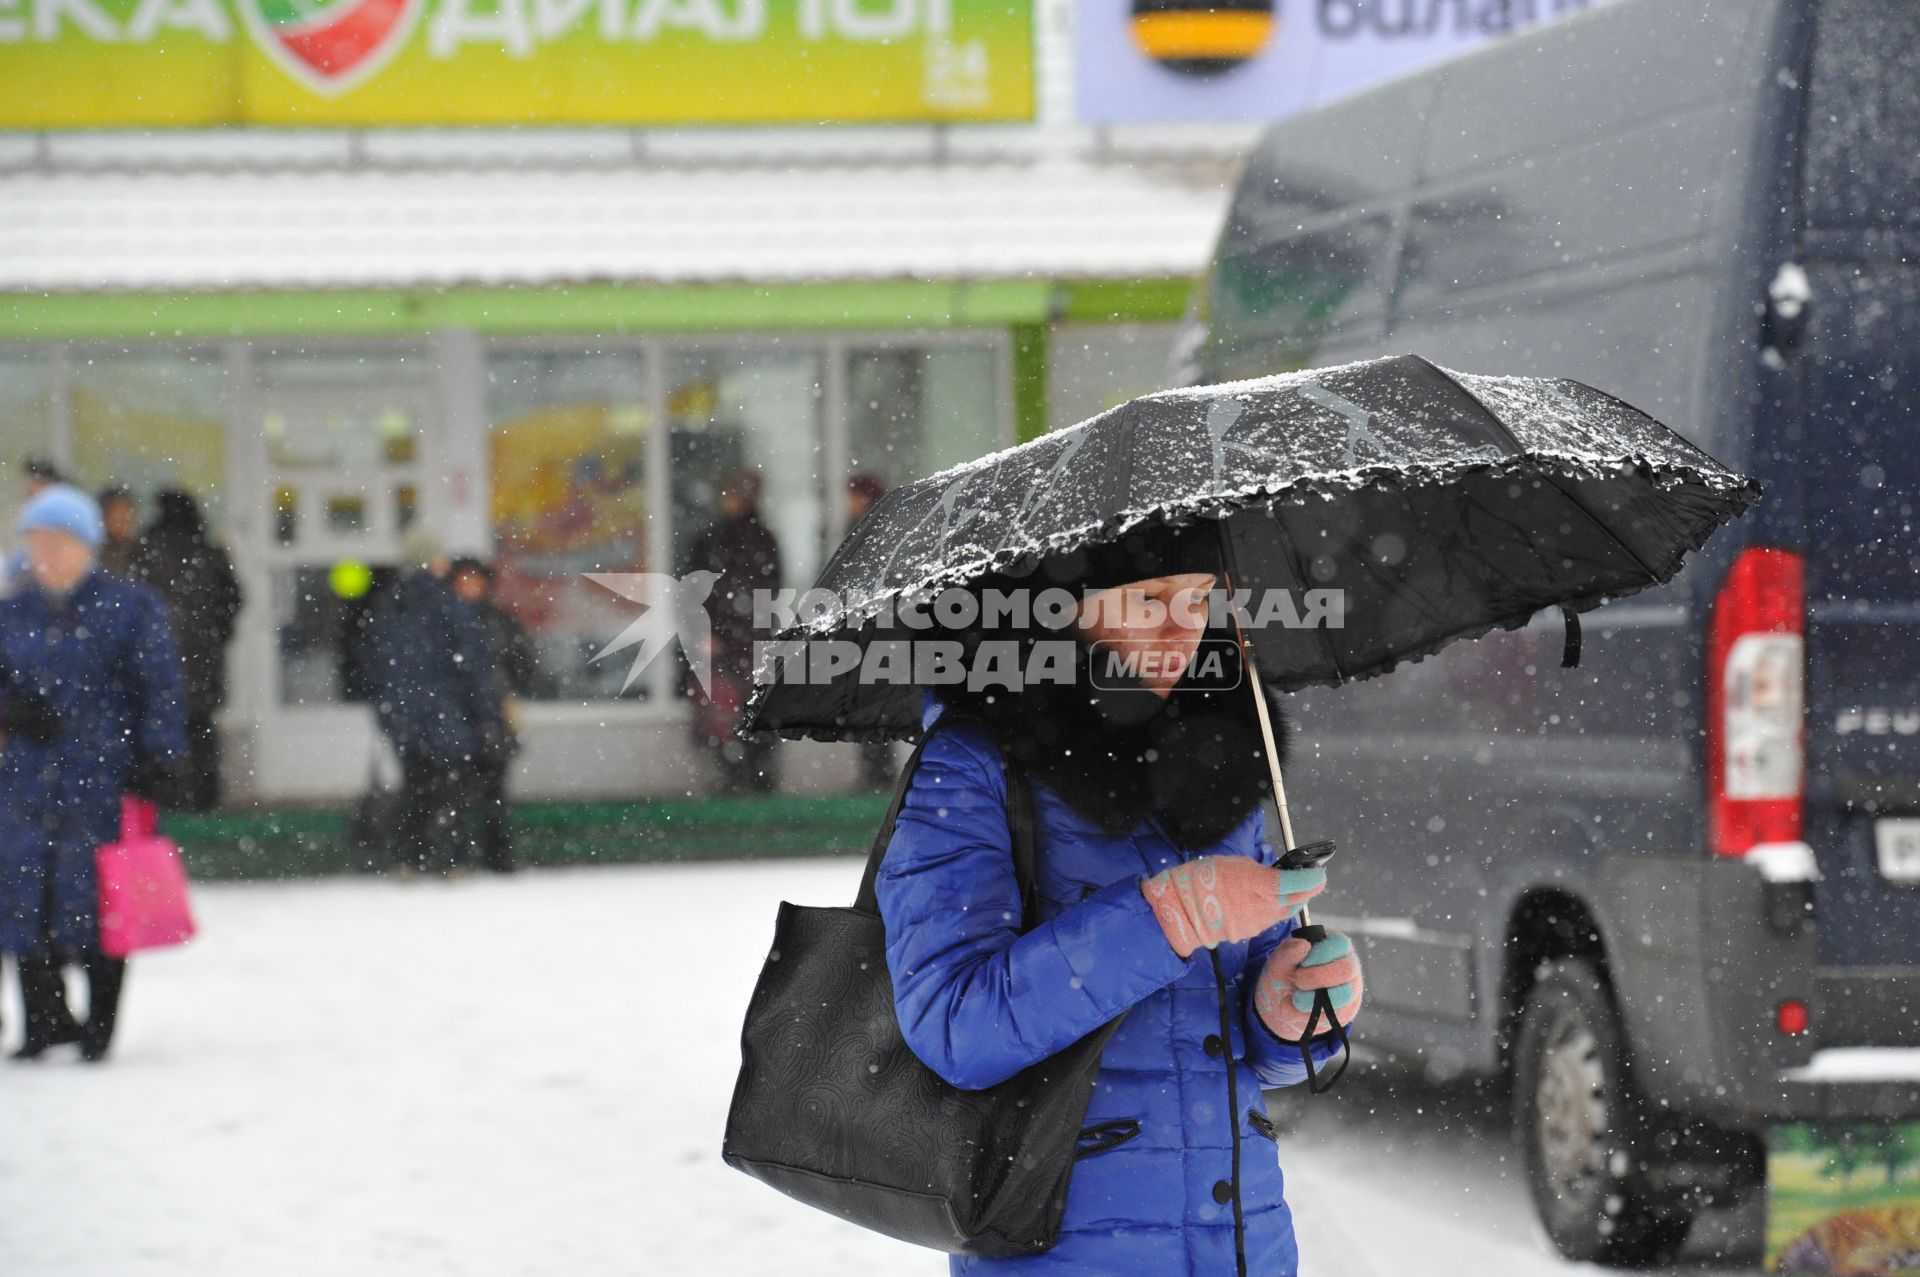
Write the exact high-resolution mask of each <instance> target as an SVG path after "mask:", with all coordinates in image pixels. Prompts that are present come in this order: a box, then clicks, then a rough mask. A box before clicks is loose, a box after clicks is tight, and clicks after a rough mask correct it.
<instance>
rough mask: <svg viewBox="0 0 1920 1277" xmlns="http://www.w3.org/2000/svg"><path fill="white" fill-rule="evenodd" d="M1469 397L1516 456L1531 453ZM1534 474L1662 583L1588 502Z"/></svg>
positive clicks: (1547, 476)
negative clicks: (1590, 507)
mask: <svg viewBox="0 0 1920 1277" xmlns="http://www.w3.org/2000/svg"><path fill="white" fill-rule="evenodd" d="M1447 380H1448V381H1453V378H1451V377H1448V378H1447ZM1453 384H1454V385H1456V386H1459V385H1460V383H1459V382H1457V381H1454V382H1453ZM1460 388H1461V389H1462V390H1466V389H1467V388H1466V387H1465V386H1460ZM1467 397H1468V398H1469V399H1472V400H1473V401H1474V402H1475V403H1476V404H1480V411H1481V412H1483V413H1485V414H1486V416H1487V420H1488V421H1491V422H1492V423H1493V425H1494V429H1496V430H1498V431H1499V432H1500V434H1501V437H1503V438H1504V439H1505V440H1506V441H1507V444H1508V446H1509V447H1511V448H1512V449H1513V451H1514V455H1515V456H1522V457H1524V456H1527V455H1529V453H1528V451H1527V449H1525V448H1523V447H1521V446H1520V440H1519V438H1518V437H1516V436H1515V435H1514V433H1513V431H1511V430H1509V429H1508V428H1507V423H1506V422H1504V421H1502V420H1500V414H1499V413H1497V412H1495V411H1494V410H1493V409H1491V408H1489V407H1487V405H1486V404H1484V403H1480V397H1479V396H1478V395H1476V394H1474V393H1473V392H1472V391H1471V390H1467ZM1534 474H1535V476H1536V477H1538V478H1542V479H1545V480H1546V481H1547V482H1548V483H1550V484H1552V485H1553V490H1554V491H1555V492H1558V493H1559V494H1560V495H1561V496H1563V497H1565V498H1566V499H1567V504H1568V505H1570V506H1572V507H1573V508H1574V509H1576V510H1578V511H1579V512H1580V513H1581V514H1583V515H1585V516H1586V518H1587V522H1588V523H1591V524H1592V525H1593V526H1594V527H1596V528H1598V529H1600V531H1601V532H1602V533H1604V534H1605V535H1606V538H1607V539H1608V540H1609V541H1611V542H1613V543H1614V544H1615V545H1617V546H1619V547H1620V548H1621V549H1622V550H1623V551H1625V552H1626V556H1627V557H1628V558H1629V559H1632V560H1633V563H1634V566H1635V567H1637V568H1639V569H1640V570H1641V571H1642V572H1644V573H1646V574H1647V580H1648V581H1649V582H1651V583H1652V584H1654V585H1658V584H1660V574H1659V573H1658V572H1655V571H1654V570H1653V569H1652V568H1650V567H1648V566H1647V561H1646V560H1645V559H1643V558H1641V557H1640V552H1639V551H1637V550H1635V549H1634V548H1633V547H1632V546H1630V545H1628V544H1627V543H1626V542H1625V541H1622V540H1621V539H1620V534H1619V533H1617V532H1615V531H1614V530H1613V529H1612V528H1610V527H1608V526H1607V525H1606V523H1604V522H1603V521H1602V520H1601V518H1600V516H1599V515H1597V514H1595V513H1594V512H1593V511H1591V510H1589V509H1587V505H1586V502H1584V501H1582V500H1581V499H1580V498H1579V497H1577V496H1575V495H1574V494H1573V493H1571V492H1569V491H1567V490H1566V489H1565V488H1563V487H1561V486H1560V482H1559V480H1558V479H1556V478H1555V477H1554V476H1553V474H1552V473H1551V472H1549V471H1548V470H1546V469H1545V468H1544V467H1542V468H1540V469H1538V470H1535V471H1534Z"/></svg>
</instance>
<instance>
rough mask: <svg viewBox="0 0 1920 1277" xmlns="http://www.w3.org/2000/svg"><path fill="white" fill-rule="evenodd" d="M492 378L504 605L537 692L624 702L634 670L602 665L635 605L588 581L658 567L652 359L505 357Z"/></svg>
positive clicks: (491, 367)
mask: <svg viewBox="0 0 1920 1277" xmlns="http://www.w3.org/2000/svg"><path fill="white" fill-rule="evenodd" d="M487 370H488V377H487V380H488V404H489V416H490V419H491V427H492V428H491V433H490V436H489V440H488V443H489V457H490V471H491V478H492V494H493V495H492V502H493V507H492V519H493V536H494V553H495V563H494V569H495V592H496V594H495V596H496V599H497V601H498V602H499V603H500V605H501V606H502V607H503V608H505V609H506V610H507V611H509V612H510V613H512V614H513V615H514V617H515V618H516V619H518V620H519V622H520V623H521V624H522V625H524V626H525V627H526V628H527V631H528V634H529V635H530V636H531V637H532V639H533V642H534V649H535V653H536V656H537V660H538V666H539V676H538V679H537V680H536V695H538V696H540V697H543V698H561V699H565V700H583V699H590V698H604V697H612V696H617V695H619V693H620V685H621V683H622V682H624V681H625V679H626V675H627V669H628V665H627V662H625V661H623V660H607V661H601V662H599V663H597V664H596V663H595V662H594V660H593V658H594V656H595V655H596V654H597V653H599V651H600V650H601V649H602V648H603V647H605V645H606V644H607V643H608V642H609V641H611V640H612V639H613V638H614V637H615V636H616V635H618V634H619V633H620V631H621V630H622V629H624V628H625V627H626V626H627V625H628V624H629V623H630V622H631V621H632V620H633V616H632V615H631V612H632V605H631V604H629V603H627V602H626V601H624V600H622V599H620V598H618V597H616V596H615V595H613V594H611V593H609V592H608V591H606V590H604V589H602V588H601V587H599V586H597V585H595V584H594V583H593V582H591V581H589V580H587V579H586V574H587V573H589V572H644V571H648V570H651V569H650V565H649V562H648V558H647V515H648V510H647V485H646V477H647V438H648V435H649V432H650V431H651V430H652V428H653V425H654V423H653V421H652V409H651V407H650V404H651V401H652V396H651V394H650V392H649V387H648V380H647V367H646V361H645V357H644V356H643V355H641V354H640V353H639V352H624V351H623V352H615V353H587V354H546V353H539V354H535V353H524V352H514V351H507V352H500V353H496V354H494V355H493V356H491V357H490V358H489V360H488V365H487ZM646 691H647V689H646V686H645V684H644V682H643V683H640V684H636V685H635V687H634V689H633V690H632V691H631V692H630V693H629V695H630V696H640V697H644V696H645V695H646Z"/></svg>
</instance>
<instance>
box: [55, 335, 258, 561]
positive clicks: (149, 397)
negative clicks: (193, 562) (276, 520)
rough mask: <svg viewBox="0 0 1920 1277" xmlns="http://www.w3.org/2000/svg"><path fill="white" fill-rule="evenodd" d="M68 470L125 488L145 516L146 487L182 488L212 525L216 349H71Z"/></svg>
mask: <svg viewBox="0 0 1920 1277" xmlns="http://www.w3.org/2000/svg"><path fill="white" fill-rule="evenodd" d="M69 413H70V420H71V423H72V438H73V472H74V478H75V480H76V481H77V482H79V483H81V484H82V485H84V486H85V487H87V488H89V489H93V490H98V489H100V488H103V487H106V486H107V485H109V484H123V485H125V486H126V487H128V488H131V489H132V490H133V493H134V500H135V502H136V504H138V506H139V507H140V517H141V521H142V523H144V522H145V521H146V520H147V519H148V518H150V517H151V516H152V514H153V505H152V500H153V494H154V493H155V492H158V491H159V490H160V489H162V488H185V489H186V490H187V491H189V492H191V493H193V494H194V495H195V496H196V497H198V498H199V499H200V505H201V509H202V510H203V511H204V512H205V514H206V516H207V522H208V525H209V526H210V527H212V528H214V529H216V530H217V529H218V528H219V527H220V525H221V517H220V516H221V513H222V511H223V510H224V508H225V505H226V469H227V463H226V441H227V407H226V370H225V367H224V366H223V365H222V363H221V361H220V358H219V356H218V354H217V353H215V352H182V353H178V354H164V355H139V356H123V355H90V354H87V353H85V352H76V353H75V355H74V358H73V384H72V397H71V400H70V407H69Z"/></svg>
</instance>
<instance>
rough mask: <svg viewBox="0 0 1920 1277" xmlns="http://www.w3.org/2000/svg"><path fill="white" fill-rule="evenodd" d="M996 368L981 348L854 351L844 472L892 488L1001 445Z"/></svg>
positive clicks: (849, 372)
mask: <svg viewBox="0 0 1920 1277" xmlns="http://www.w3.org/2000/svg"><path fill="white" fill-rule="evenodd" d="M998 371H999V361H998V359H997V357H996V352H995V351H994V350H993V349H991V348H989V347H984V346H931V347H892V348H886V349H879V350H855V351H853V352H852V353H851V356H850V358H849V361H848V365H847V469H848V474H849V475H850V476H853V475H870V476H872V477H873V478H875V479H878V480H879V481H880V483H881V484H882V485H883V486H885V487H888V488H892V487H897V486H898V485H900V484H902V483H908V482H911V481H912V480H914V479H919V478H923V477H925V476H926V475H929V474H932V473H933V472H935V471H936V470H944V469H946V468H947V467H948V466H953V465H958V464H959V463H960V462H962V461H970V460H972V459H973V458H975V457H978V456H981V455H983V454H985V453H988V452H991V451H993V450H994V449H995V448H998V447H1000V446H1001V444H1002V442H1003V441H1002V439H1001V437H1000V393H999V386H1000V379H999V377H998V375H997V374H998Z"/></svg>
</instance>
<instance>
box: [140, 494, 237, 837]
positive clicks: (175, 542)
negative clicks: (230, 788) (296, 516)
mask: <svg viewBox="0 0 1920 1277" xmlns="http://www.w3.org/2000/svg"><path fill="white" fill-rule="evenodd" d="M155 506H156V510H155V513H154V519H153V522H152V523H151V524H149V525H148V527H147V530H146V532H145V534H144V535H143V536H142V537H141V538H140V544H139V547H138V548H137V549H136V550H135V551H134V554H133V558H132V561H131V564H130V570H131V575H132V578H133V579H134V580H136V581H139V582H140V583H141V584H142V585H146V586H148V587H150V588H151V589H153V590H154V591H156V592H157V593H158V594H159V595H160V597H161V598H163V599H165V600H166V601H167V618H168V621H169V623H170V624H171V625H172V628H173V636H174V641H175V642H176V643H177V644H178V645H179V648H180V659H181V662H182V664H183V665H184V667H185V670H186V678H187V743H188V757H187V767H186V771H185V774H184V781H183V784H182V787H181V795H180V799H181V803H182V805H184V806H186V807H188V808H190V809H192V810H194V811H206V810H209V809H211V808H213V807H216V806H218V805H219V802H220V731H219V727H218V725H217V724H216V723H215V721H214V720H215V718H216V716H217V715H218V714H219V711H220V707H221V706H222V705H224V704H226V700H227V647H228V646H229V645H230V644H231V643H232V642H233V632H234V627H235V625H236V624H237V623H238V620H239V617H240V608H241V604H242V601H243V599H242V595H241V592H240V582H239V579H238V578H237V577H235V576H234V573H233V560H232V559H230V558H228V557H227V552H226V551H225V550H223V549H222V548H220V546H218V545H216V544H214V543H213V542H212V541H211V540H209V539H208V537H207V525H206V521H205V519H204V518H202V516H201V514H200V503H199V502H198V501H196V500H195V499H194V497H193V494H192V493H190V492H187V491H185V490H183V489H180V488H169V489H166V490H165V491H163V492H161V493H160V494H159V496H158V497H157V498H156V500H155Z"/></svg>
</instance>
